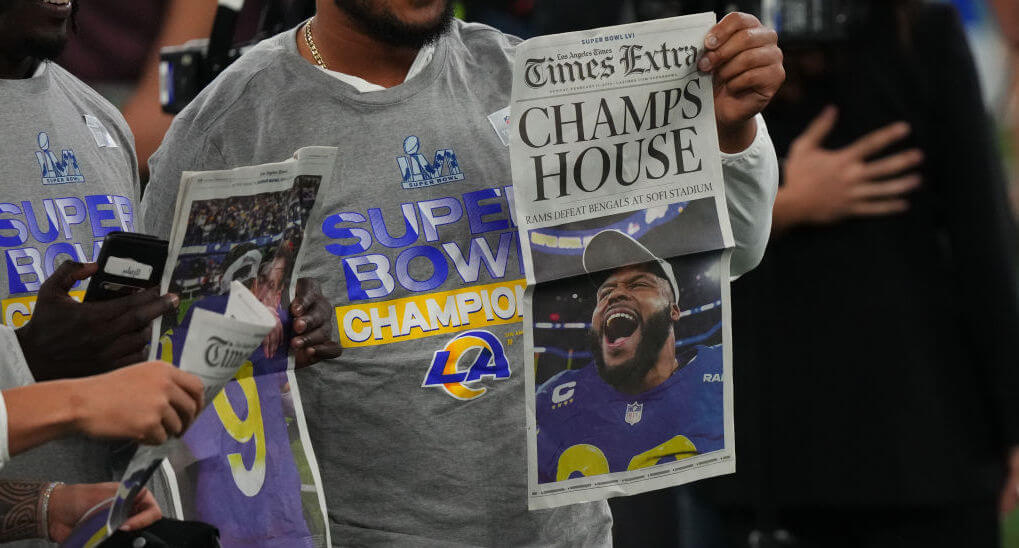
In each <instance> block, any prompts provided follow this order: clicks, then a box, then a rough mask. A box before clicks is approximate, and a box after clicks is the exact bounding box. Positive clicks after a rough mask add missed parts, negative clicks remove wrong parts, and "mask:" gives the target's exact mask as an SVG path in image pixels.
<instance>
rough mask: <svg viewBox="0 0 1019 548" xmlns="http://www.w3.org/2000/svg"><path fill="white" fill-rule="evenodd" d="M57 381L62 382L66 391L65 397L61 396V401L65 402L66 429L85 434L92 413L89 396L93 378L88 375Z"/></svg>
mask: <svg viewBox="0 0 1019 548" xmlns="http://www.w3.org/2000/svg"><path fill="white" fill-rule="evenodd" d="M58 382H61V383H63V384H64V387H65V388H66V391H67V397H65V398H63V401H64V402H67V403H66V406H67V409H65V410H64V413H65V417H66V419H65V425H66V427H67V430H69V431H71V432H75V433H79V434H85V433H86V432H87V431H86V427H87V425H88V424H89V418H90V416H91V413H92V409H91V407H92V404H91V401H90V397H89V396H90V395H91V390H92V389H93V386H92V385H93V384H94V381H93V379H92V378H91V377H88V378H84V379H73V380H67V381H58Z"/></svg>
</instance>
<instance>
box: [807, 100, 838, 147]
mask: <svg viewBox="0 0 1019 548" xmlns="http://www.w3.org/2000/svg"><path fill="white" fill-rule="evenodd" d="M838 119H839V110H838V109H837V108H835V107H834V106H833V105H828V106H826V107H824V110H822V111H821V114H818V115H817V118H814V119H813V121H811V122H810V125H809V126H807V129H806V130H805V131H804V132H803V133H802V134H801V135H800V136H799V138H797V139H796V141H797V144H800V145H809V146H812V147H820V146H821V142H823V141H824V138H825V137H827V136H828V134H829V133H831V130H832V128H834V127H835V122H836V121H838Z"/></svg>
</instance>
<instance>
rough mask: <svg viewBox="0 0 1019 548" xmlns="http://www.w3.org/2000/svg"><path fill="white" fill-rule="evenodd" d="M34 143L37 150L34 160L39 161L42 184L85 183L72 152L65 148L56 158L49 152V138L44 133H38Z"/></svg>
mask: <svg viewBox="0 0 1019 548" xmlns="http://www.w3.org/2000/svg"><path fill="white" fill-rule="evenodd" d="M36 142H37V144H38V145H39V150H37V151H36V152H35V159H36V160H38V161H39V169H40V170H41V171H42V184H44V185H64V184H67V183H84V182H85V177H84V176H83V175H82V174H81V169H80V168H79V167H78V158H76V157H75V156H74V151H73V150H71V149H69V148H65V149H64V150H62V151H61V152H60V157H59V158H58V157H57V155H56V154H54V153H53V151H52V150H50V137H49V135H47V134H46V132H45V131H42V132H39V136H38V137H37V138H36Z"/></svg>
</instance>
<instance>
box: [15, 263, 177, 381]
mask: <svg viewBox="0 0 1019 548" xmlns="http://www.w3.org/2000/svg"><path fill="white" fill-rule="evenodd" d="M96 269H97V265H96V264H95V263H87V264H82V263H78V262H73V261H68V262H65V263H63V264H62V265H60V266H59V267H58V268H57V270H56V272H54V273H53V275H52V276H50V277H49V278H48V279H47V280H46V281H45V282H43V284H42V287H40V288H39V294H38V296H37V298H36V303H35V309H34V310H33V313H32V318H31V319H30V320H29V322H28V323H27V324H25V325H24V326H23V327H21V328H20V329H18V330H17V331H16V334H17V337H18V343H19V344H20V346H21V350H22V352H23V353H24V354H25V360H26V361H27V362H28V367H29V369H30V370H31V371H32V375H33V376H34V377H35V380H37V381H44V380H50V379H57V378H63V377H84V376H87V375H94V374H97V373H103V372H106V371H111V370H113V369H116V368H119V367H123V366H125V365H129V364H132V363H136V362H140V361H143V360H145V358H146V355H145V346H146V345H147V344H148V343H149V339H150V338H151V336H152V327H151V324H152V320H153V319H155V318H157V317H159V316H161V315H163V314H166V313H169V312H171V311H173V310H174V309H176V308H177V304H178V299H177V296H176V295H172V294H167V295H162V296H160V295H159V288H158V287H153V288H151V289H148V290H145V291H142V292H140V293H135V294H134V295H130V296H127V297H121V298H119V299H113V300H109V301H103V302H89V303H79V302H77V301H75V300H74V299H72V298H71V296H70V295H68V291H70V289H71V288H72V287H73V286H74V284H75V283H76V282H77V281H79V280H84V279H85V278H88V277H89V276H91V275H93V274H95V272H96Z"/></svg>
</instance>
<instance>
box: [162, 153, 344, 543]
mask: <svg viewBox="0 0 1019 548" xmlns="http://www.w3.org/2000/svg"><path fill="white" fill-rule="evenodd" d="M335 161H336V149H335V148H332V147H308V148H302V149H300V150H298V151H297V152H296V153H295V155H294V158H292V159H290V160H287V161H283V162H280V163H275V164H266V165H260V166H251V167H242V168H237V169H233V170H226V171H210V172H185V173H184V174H183V175H182V178H181V191H180V193H179V194H178V198H177V206H176V214H175V221H174V224H173V228H172V230H171V236H170V251H169V257H168V258H167V262H166V271H165V273H164V276H163V285H162V289H163V291H164V292H172V293H176V294H177V295H178V296H180V307H179V309H178V311H177V313H176V314H173V315H169V316H165V317H163V318H161V319H159V320H157V323H156V327H155V329H154V330H153V344H152V349H153V357H154V358H158V359H162V360H165V361H169V362H172V363H174V364H178V365H180V364H182V363H186V361H187V358H188V355H187V352H188V349H189V341H190V339H191V338H193V337H195V336H196V334H197V336H199V337H202V336H203V335H204V332H205V327H204V326H203V325H201V323H202V322H203V321H204V320H205V319H207V318H208V317H209V312H215V313H222V312H224V311H227V312H229V310H228V309H229V307H230V306H233V305H232V304H228V295H229V292H228V290H229V288H230V287H231V285H232V284H243V285H244V286H246V287H248V288H249V289H250V291H251V293H252V294H253V295H254V296H255V298H256V300H257V301H258V303H257V306H261V307H262V308H263V310H265V311H267V312H268V314H269V315H270V316H271V317H272V324H273V326H272V328H271V329H270V330H269V332H268V334H266V335H264V336H261V337H259V338H258V343H259V344H258V345H257V348H255V349H254V352H246V353H244V357H245V358H246V359H244V360H242V362H243V363H242V364H241V365H240V368H239V370H238V372H237V374H236V375H234V376H233V378H232V379H230V382H228V383H227V384H226V386H225V388H224V389H223V390H222V391H218V395H215V396H214V397H212V399H211V401H209V402H208V406H207V408H206V410H205V411H204V412H203V413H202V414H201V415H199V417H198V418H197V419H196V420H195V423H194V424H193V425H192V426H191V428H190V429H189V430H188V432H187V433H186V434H185V435H184V437H183V438H182V441H183V442H184V443H183V444H182V445H183V446H184V447H185V448H186V451H179V452H176V453H175V454H173V455H170V457H169V459H168V462H169V463H170V464H171V465H172V466H168V467H167V466H164V470H166V471H167V475H168V476H170V477H169V480H170V487H171V490H172V491H173V492H172V495H173V498H174V502H175V504H176V506H177V507H176V508H175V509H174V510H176V513H177V514H178V515H180V516H182V517H183V519H190V520H198V521H204V522H206V523H210V524H212V525H214V526H216V527H217V528H218V529H219V531H220V536H221V543H222V545H223V546H224V547H241V546H243V547H258V546H284V545H285V546H328V545H330V539H329V528H328V526H327V523H326V519H325V516H326V513H325V498H324V495H323V494H322V489H321V481H320V478H319V473H318V464H317V462H316V461H315V456H314V454H313V452H312V448H311V443H310V441H309V439H308V437H307V428H306V426H305V420H304V414H303V411H302V406H301V400H300V393H299V392H298V387H297V382H296V380H295V378H294V372H293V367H294V363H293V357H292V356H291V355H290V340H291V339H292V338H293V335H294V333H293V330H292V325H291V324H292V318H290V314H289V310H290V302H291V300H292V299H293V298H294V295H295V288H296V283H297V279H296V277H295V276H294V273H295V272H299V271H300V269H301V262H302V260H303V255H302V252H301V251H302V243H303V241H304V238H305V230H306V228H307V222H308V219H309V218H310V216H311V215H312V211H313V209H314V208H315V206H316V199H317V196H318V192H319V184H320V183H321V182H322V181H323V180H329V178H330V177H331V174H332V170H333V166H334V164H335ZM238 304H244V303H238ZM247 306H255V305H253V304H252V303H250V302H248V303H247ZM210 348H212V347H210ZM215 351H216V352H220V353H221V354H222V355H223V356H226V355H230V354H231V353H235V350H234V349H229V348H226V347H217V348H216V349H215ZM182 359H183V360H184V361H182ZM207 396H208V395H207Z"/></svg>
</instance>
